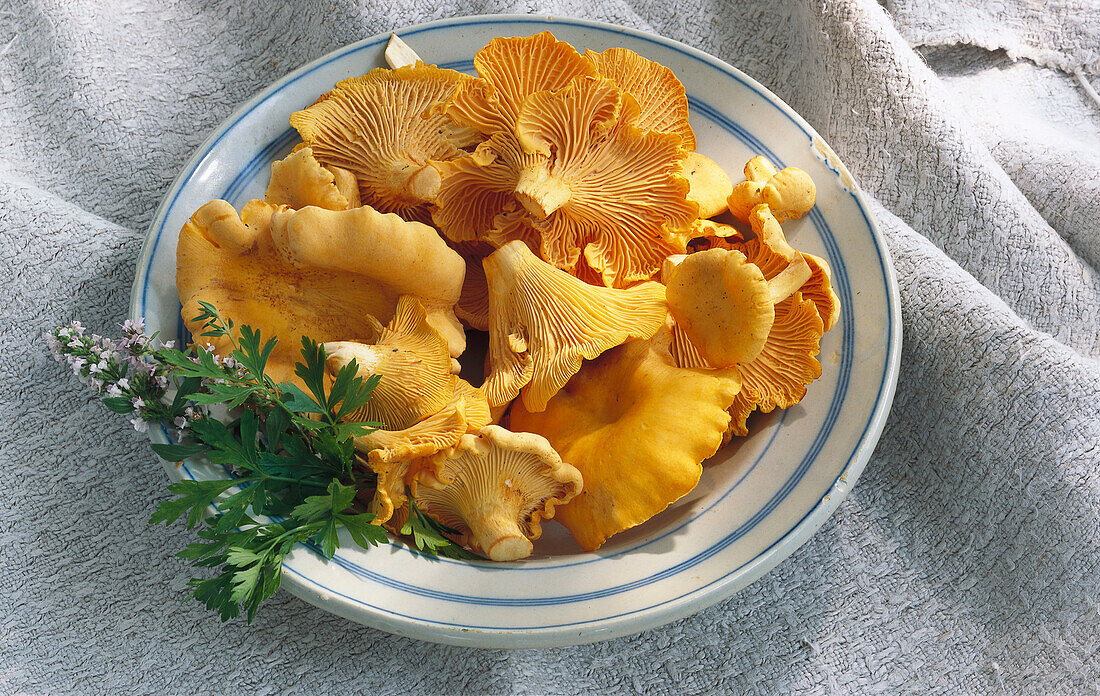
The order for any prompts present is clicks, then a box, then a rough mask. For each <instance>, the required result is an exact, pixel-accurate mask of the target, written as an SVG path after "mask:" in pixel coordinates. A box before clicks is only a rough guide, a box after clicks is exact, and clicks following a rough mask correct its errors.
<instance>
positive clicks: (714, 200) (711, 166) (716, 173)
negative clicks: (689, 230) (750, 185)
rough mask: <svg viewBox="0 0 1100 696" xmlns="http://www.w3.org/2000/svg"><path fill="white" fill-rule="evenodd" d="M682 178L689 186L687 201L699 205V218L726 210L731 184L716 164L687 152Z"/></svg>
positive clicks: (731, 188)
mask: <svg viewBox="0 0 1100 696" xmlns="http://www.w3.org/2000/svg"><path fill="white" fill-rule="evenodd" d="M684 178H686V179H687V180H688V183H689V184H690V185H691V189H690V191H688V200H692V201H695V202H696V203H697V204H698V205H699V217H701V218H709V217H713V216H715V215H717V214H719V213H721V212H723V211H724V210H726V207H727V204H726V199H728V198H729V196H730V194H731V193H733V182H732V181H730V177H729V174H726V172H725V171H723V170H722V168H721V167H719V166H718V163H717V162H715V161H714V160H712V159H711V158H709V157H707V156H706V155H702V154H700V153H698V152H689V153H688V154H687V157H686V158H684Z"/></svg>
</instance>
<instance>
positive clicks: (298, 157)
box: [264, 147, 359, 210]
mask: <svg viewBox="0 0 1100 696" xmlns="http://www.w3.org/2000/svg"><path fill="white" fill-rule="evenodd" d="M342 178H343V177H342ZM345 181H346V180H345ZM264 200H265V201H267V202H268V203H270V204H272V205H274V206H281V205H285V206H287V207H290V208H294V209H298V208H305V207H306V206H309V205H315V206H317V207H320V208H328V209H329V210H347V209H348V208H351V207H354V206H352V205H351V202H350V201H349V200H348V198H347V196H345V195H344V194H343V193H342V192H341V190H340V187H339V186H337V184H336V175H335V174H333V173H332V172H331V171H329V170H328V169H326V168H325V167H322V166H321V163H320V162H318V161H317V160H316V158H314V156H313V150H311V149H310V148H308V147H303V148H298V149H296V150H294V152H292V153H290V154H289V155H287V156H286V157H284V158H283V159H281V160H279V161H278V162H275V163H273V164H272V165H271V181H270V182H269V183H268V185H267V191H266V192H265V193H264ZM355 201H356V203H358V201H359V195H358V193H356V194H355Z"/></svg>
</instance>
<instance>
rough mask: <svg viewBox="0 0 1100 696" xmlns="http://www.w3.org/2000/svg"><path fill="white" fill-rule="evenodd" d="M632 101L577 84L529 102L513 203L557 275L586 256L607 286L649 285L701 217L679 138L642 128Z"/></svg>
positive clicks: (595, 84) (599, 83)
mask: <svg viewBox="0 0 1100 696" xmlns="http://www.w3.org/2000/svg"><path fill="white" fill-rule="evenodd" d="M639 113H640V111H639V107H638V104H637V102H636V101H634V98H633V97H631V96H630V95H629V94H628V93H626V92H624V91H623V90H621V89H619V88H618V87H616V86H615V83H614V82H612V81H611V80H609V79H606V78H591V77H579V78H576V79H574V80H573V81H572V82H571V83H569V85H568V86H566V87H564V88H563V89H560V90H558V91H556V92H539V93H538V94H534V95H532V96H530V97H528V99H527V100H526V101H525V102H524V104H523V108H522V109H520V113H519V116H518V118H517V121H516V135H517V138H518V140H519V143H520V145H521V146H522V148H523V150H524V152H526V153H529V154H532V155H542V157H541V158H538V159H535V160H533V161H530V162H527V163H525V165H524V168H523V170H522V171H521V172H520V174H519V178H518V180H517V183H516V189H515V195H516V199H517V200H518V201H519V202H520V203H521V204H522V205H523V206H524V207H525V208H526V209H527V210H528V212H529V213H530V215H531V218H532V224H533V225H534V227H535V228H536V229H538V231H539V233H540V234H541V237H542V244H541V249H540V253H541V255H542V257H543V258H545V259H546V260H547V261H549V262H550V263H552V264H554V265H555V266H557V267H558V268H564V269H570V268H573V267H574V266H575V265H576V263H577V260H578V257H579V255H580V254H581V253H582V251H583V254H584V257H585V260H586V261H587V263H588V265H589V266H590V267H591V268H592V269H594V270H595V271H597V272H599V273H600V274H601V275H602V277H603V282H604V285H607V286H609V287H623V286H625V285H629V284H630V283H632V282H635V281H638V280H645V279H647V278H650V277H652V275H653V274H654V273H655V272H656V271H657V270H658V269H659V268H660V265H661V260H662V259H663V258H664V257H665V256H668V255H669V254H674V253H682V252H683V251H684V247H683V245H682V238H681V237H679V236H677V235H675V234H672V233H671V232H670V231H677V230H681V229H684V228H687V227H688V226H689V225H690V224H691V222H692V221H693V220H695V219H696V218H697V217H698V213H699V206H698V205H697V204H696V203H695V202H693V201H690V200H689V199H688V191H689V188H690V185H689V183H688V181H687V179H685V178H684V177H683V176H682V172H683V163H684V158H685V156H686V155H687V152H686V151H685V150H684V149H683V148H682V147H681V145H680V143H681V140H680V136H678V135H674V134H669V133H660V132H658V131H644V130H642V129H640V128H638V126H637V123H638V118H639Z"/></svg>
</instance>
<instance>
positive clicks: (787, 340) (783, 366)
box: [730, 292, 824, 435]
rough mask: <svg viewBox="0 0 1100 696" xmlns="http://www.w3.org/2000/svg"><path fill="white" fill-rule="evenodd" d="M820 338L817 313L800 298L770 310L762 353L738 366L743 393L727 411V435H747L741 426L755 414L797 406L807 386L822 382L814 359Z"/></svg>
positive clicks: (808, 302) (744, 428)
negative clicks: (772, 319) (772, 313)
mask: <svg viewBox="0 0 1100 696" xmlns="http://www.w3.org/2000/svg"><path fill="white" fill-rule="evenodd" d="M823 333H824V331H822V323H821V317H820V316H818V313H817V307H816V306H815V305H814V303H813V302H812V301H811V300H808V299H805V298H804V297H803V296H802V293H800V292H796V293H795V294H794V295H791V296H790V297H788V298H787V299H785V300H783V301H782V302H780V303H779V304H777V305H775V324H774V325H773V326H772V330H771V332H770V333H769V334H768V340H767V342H766V343H765V344H764V349H763V350H762V351H760V354H759V355H757V356H756V359H755V360H753V361H752V362H749V363H745V364H742V365H739V366H738V369H739V371H740V373H741V382H742V389H741V393H740V394H739V395H738V397H737V401H736V402H734V405H733V406H732V407H731V409H730V414H731V416H733V418H732V420H731V421H730V430H731V432H733V433H734V434H737V435H747V434H748V430H747V428H746V427H745V420H746V419H747V418H748V415H749V414H750V413H751V412H752V411H753V409H754V408H759V409H760V410H761V411H763V412H764V413H770V412H771V411H773V410H775V409H776V408H790V407H791V406H794V405H795V404H797V403H798V402H799V401H801V400H802V398H803V397H804V396H805V395H806V385H808V384H809V383H810V382H812V381H814V380H815V379H817V378H818V377H820V376H821V363H819V362H818V361H817V358H816V357H815V356H816V355H817V354H818V353H819V352H820V350H821V346H820V341H821V336H822V334H823Z"/></svg>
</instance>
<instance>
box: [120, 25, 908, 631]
mask: <svg viewBox="0 0 1100 696" xmlns="http://www.w3.org/2000/svg"><path fill="white" fill-rule="evenodd" d="M546 29H549V30H551V31H553V32H554V34H555V35H556V36H557V37H558V38H560V39H563V40H565V41H568V42H570V43H571V44H573V46H575V47H576V48H577V49H578V50H580V51H584V50H585V49H587V48H591V49H594V50H596V51H602V50H604V49H606V48H609V47H612V46H624V47H626V48H629V49H631V50H634V51H636V52H638V53H640V54H642V55H643V56H646V57H648V58H651V59H653V60H656V61H658V62H660V63H663V64H664V65H667V66H669V67H670V68H672V70H673V71H675V73H676V74H677V76H679V78H680V80H682V81H683V83H684V85H685V87H686V88H687V93H688V96H689V99H690V101H691V118H692V127H693V128H694V129H695V133H696V136H697V139H698V150H699V151H700V152H702V153H705V154H707V155H709V156H710V157H712V158H713V159H715V160H716V161H717V162H718V163H719V164H721V165H722V166H723V167H724V168H725V169H726V170H727V171H728V172H730V173H731V174H732V175H735V176H736V175H737V174H738V173H739V171H740V169H741V166H742V165H743V164H744V163H745V161H746V160H748V159H749V158H750V157H751V156H753V155H756V154H764V155H767V156H768V157H769V158H770V159H771V160H772V161H773V162H775V163H776V164H777V165H778V166H781V167H782V166H785V165H793V166H797V167H801V168H802V169H805V170H806V171H808V172H809V173H810V174H811V175H812V176H813V178H814V181H815V182H817V187H818V199H817V207H816V208H815V209H814V210H813V211H812V212H811V213H810V214H809V215H808V216H806V217H804V218H803V219H801V220H798V221H795V222H792V223H789V224H787V225H785V230H786V231H787V236H788V238H789V239H790V240H791V242H792V243H793V244H794V245H795V246H797V247H799V248H800V249H802V250H804V251H809V252H812V253H814V254H817V255H819V256H823V257H825V258H826V259H828V261H829V264H830V265H831V266H832V268H833V272H834V278H833V281H834V288H835V290H836V292H837V294H838V295H839V296H840V300H841V304H842V306H843V310H842V312H841V321H840V322H839V324H838V326H837V327H836V328H834V329H833V331H831V332H830V333H829V334H827V335H826V336H825V338H824V340H822V342H821V355H820V360H821V363H822V369H823V374H822V377H821V379H819V380H818V381H817V382H815V383H814V384H813V385H811V386H810V388H809V393H808V394H807V396H806V398H805V400H804V401H803V402H802V404H800V405H798V406H796V407H795V408H792V409H789V410H787V411H785V412H783V411H781V412H777V413H774V414H770V415H768V416H764V417H759V418H757V420H755V421H754V422H753V423H754V430H753V433H752V435H751V436H750V437H748V438H746V439H744V440H742V441H740V443H739V444H737V445H735V446H732V447H729V448H726V449H724V450H722V451H720V452H719V453H718V454H717V455H716V459H718V460H719V461H718V462H717V463H716V464H714V465H712V466H709V467H707V468H706V470H705V472H704V474H703V478H702V481H701V483H700V484H699V486H698V488H697V489H696V490H695V491H693V492H692V493H691V494H690V495H688V496H687V497H685V498H684V499H682V500H680V501H679V502H677V503H676V504H675V505H673V506H672V507H671V508H670V509H669V510H667V511H665V512H664V513H662V514H661V515H659V516H658V517H656V518H654V519H653V520H651V521H649V522H648V523H646V524H645V525H643V526H641V527H639V528H637V529H634V530H630V531H628V532H626V533H623V534H620V535H618V536H616V537H613V538H612V540H611V541H610V542H609V543H608V544H606V545H605V546H604V547H603V548H602V549H601V550H600V551H599V552H597V553H583V552H581V551H580V549H579V547H577V546H576V545H575V544H573V543H572V541H571V540H570V539H569V538H568V534H566V533H564V530H563V529H562V528H561V527H560V526H559V525H557V524H548V525H546V528H547V532H546V536H545V537H544V539H543V540H540V542H539V544H538V546H537V551H536V555H535V557H533V558H532V559H529V560H526V561H523V562H519V563H511V564H499V565H494V564H490V563H483V562H474V563H465V562H456V561H451V560H429V559H426V558H424V557H421V556H419V555H417V554H415V553H413V552H411V551H409V550H408V549H407V548H406V547H404V546H403V545H401V544H397V543H395V544H393V545H389V546H382V547H378V548H375V549H371V550H370V551H362V550H360V549H357V548H352V547H350V545H345V547H344V548H343V549H341V550H340V551H339V553H337V555H336V557H335V558H333V559H332V560H330V561H326V560H324V559H323V558H322V557H321V556H319V555H318V554H317V553H315V552H313V551H311V550H309V549H307V548H305V547H299V548H298V549H297V550H295V551H294V552H293V553H292V554H291V555H290V556H289V557H288V559H287V560H286V563H285V572H284V575H283V586H284V587H285V588H287V589H288V590H289V591H290V592H292V593H293V594H295V595H297V596H299V597H301V598H303V599H305V600H306V601H308V602H311V603H313V604H316V605H317V606H319V607H322V608H324V609H326V610H328V611H331V612H333V613H335V614H339V615H341V616H345V617H347V618H349V619H352V620H354V621H359V622H362V623H365V624H368V625H371V626H375V627H377V628H381V629H384V630H386V631H391V632H393V633H397V634H401V635H406V636H412V637H415V638H420V639H424V640H430V641H436V642H441V643H453V644H461V645H474V646H481V647H538V646H556V645H568V644H573V643H583V642H588V641H595V640H603V639H607V638H613V637H616V636H622V635H626V634H630V633H633V632H636V631H640V630H643V629H646V628H650V627H653V626H658V625H660V624H663V623H666V622H668V621H672V620H673V619H677V618H680V617H683V616H686V615H688V614H691V613H692V612H695V611H698V610H700V609H702V608H704V607H706V606H709V605H711V604H713V603H715V602H717V601H719V600H721V599H723V598H725V597H728V596H729V595H731V594H733V593H734V592H737V591H738V590H740V589H742V588H744V587H745V586H746V585H748V584H749V583H751V582H752V581H754V580H755V579H757V578H758V577H760V576H761V575H763V574H764V573H765V572H767V571H768V570H769V569H771V568H772V567H774V566H775V565H776V564H777V563H779V562H780V561H781V560H783V559H784V558H786V557H787V556H789V555H790V554H791V553H792V552H793V551H794V550H795V549H797V548H798V547H799V546H800V545H802V544H803V543H804V542H805V541H806V539H808V538H809V537H810V535H811V534H813V533H814V531H815V530H817V528H818V527H820V526H821V524H822V523H823V522H824V521H825V519H826V518H827V517H828V516H829V515H830V514H831V513H832V511H833V510H835V509H836V507H837V505H838V504H839V503H840V500H841V499H842V498H843V497H844V495H845V494H846V493H847V492H848V490H849V488H850V487H851V486H852V484H854V483H855V480H856V477H858V476H859V474H860V472H861V471H862V470H863V467H864V465H865V464H866V463H867V460H868V458H869V457H870V455H871V451H872V450H873V448H874V445H875V442H876V441H877V440H878V437H879V433H880V432H881V431H882V426H883V423H884V421H885V419H886V415H887V413H888V411H889V408H890V402H891V399H892V398H893V394H894V384H895V381H896V379H897V367H898V359H899V355H900V349H901V328H900V327H901V324H900V312H899V309H898V293H897V287H896V282H895V279H894V273H893V270H892V268H891V265H890V260H889V256H888V254H887V251H886V247H885V244H884V242H883V239H882V237H881V235H880V234H879V232H878V231H877V229H876V227H875V222H874V219H873V217H872V215H871V212H870V210H869V208H868V205H867V202H866V200H865V199H864V198H863V196H862V194H861V193H860V192H859V190H858V188H857V187H856V186H855V184H854V182H853V181H852V180H851V177H850V176H849V175H848V174H847V171H846V170H845V169H844V166H843V165H842V164H841V163H840V162H839V160H838V159H836V157H835V155H833V154H832V151H831V150H830V149H829V148H828V146H826V145H825V144H824V143H823V141H821V140H820V137H819V136H818V135H817V134H816V133H815V132H814V130H813V129H812V128H811V127H810V126H809V125H808V124H807V123H806V122H805V121H803V120H802V119H801V118H800V117H799V116H798V115H797V114H796V113H794V111H793V110H791V108H790V107H788V106H787V105H786V104H784V103H783V102H782V101H780V100H779V99H778V98H777V97H776V96H775V95H773V94H772V93H771V92H769V91H768V90H766V89H764V87H762V86H761V85H760V84H758V83H757V82H755V81H754V80H752V79H751V78H749V77H747V76H746V75H744V74H743V73H741V72H740V71H739V70H737V69H735V68H732V67H730V66H729V65H727V64H725V63H723V62H722V61H720V60H718V59H717V58H714V57H712V56H709V55H707V54H705V53H702V52H700V51H697V50H695V49H692V48H689V47H687V46H684V45H683V44H680V43H677V42H675V41H670V40H668V39H664V38H660V37H657V36H652V35H650V34H646V33H643V32H640V31H635V30H632V29H626V28H622V27H616V26H612V25H608V24H599V23H595V22H589V21H584V20H576V19H555V18H545V17H527V16H489V17H464V18H457V19H449V20H443V21H439V22H433V23H431V24H424V25H420V26H416V27H412V28H409V29H404V30H401V31H399V32H398V33H399V34H400V35H401V36H402V37H403V38H404V39H405V40H406V41H407V42H408V43H409V44H410V45H411V46H412V48H413V49H414V50H416V51H417V52H418V53H419V54H420V55H421V56H423V57H425V58H426V59H427V60H428V61H430V62H435V63H437V64H439V65H441V66H444V67H450V68H455V69H458V70H462V71H467V72H471V71H472V69H473V63H472V59H473V56H474V53H475V52H476V51H477V50H478V49H479V48H481V47H482V46H484V45H485V44H486V43H487V42H488V41H489V40H490V39H492V38H494V37H497V36H521V35H529V34H534V33H537V32H540V31H543V30H546ZM387 38H388V35H385V36H384V35H379V36H375V37H372V38H369V39H366V40H364V41H361V42H359V43H356V44H353V45H350V46H347V47H345V48H341V49H339V50H337V51H335V52H333V53H331V54H329V55H327V56H325V57H323V58H321V59H319V60H317V61H314V62H313V63H310V64H309V65H307V66H305V67H303V68H301V69H299V70H297V71H295V72H293V73H291V74H290V75H287V76H286V77H285V78H283V79H282V80H279V81H278V82H277V83H275V84H274V85H272V86H271V87H269V88H268V89H266V90H264V91H263V92H261V93H260V94H259V95H257V96H256V97H254V98H253V99H252V100H251V101H249V102H248V103H247V104H245V105H244V106H242V107H241V108H240V109H238V110H237V111H236V112H235V113H234V114H233V115H232V116H230V117H229V119H228V120H226V122H225V123H224V124H222V126H221V127H220V128H218V130H217V131H216V132H215V133H214V134H213V135H211V136H210V138H209V139H207V141H206V142H205V143H203V145H202V146H201V147H200V148H199V150H198V152H197V153H196V154H195V156H194V157H193V158H192V159H191V161H190V162H188V164H187V165H186V166H185V167H184V169H183V171H182V172H181V174H180V175H179V177H178V178H177V179H176V181H175V183H174V185H173V186H172V188H171V190H170V191H169V192H168V195H167V196H166V197H165V200H164V203H163V204H162V205H161V207H160V210H159V211H158V213H157V216H156V219H155V220H154V222H153V225H152V227H151V229H150V231H149V236H148V238H147V239H146V241H145V246H144V248H143V250H142V255H141V259H140V260H139V262H138V266H137V276H136V278H135V281H134V289H133V295H132V299H131V307H130V313H131V315H132V316H134V317H137V316H144V317H145V318H146V320H147V322H148V325H149V327H150V330H156V331H160V332H161V336H162V337H164V338H165V339H169V338H178V337H180V336H181V335H184V334H183V333H182V325H181V322H180V319H179V310H180V306H179V301H178V298H177V293H176V287H175V246H176V238H177V235H178V233H179V229H180V228H181V227H182V226H183V224H184V222H186V220H187V218H188V217H189V216H190V214H191V213H192V212H193V211H194V210H195V209H197V208H198V207H199V206H201V205H202V204H203V203H205V202H207V201H208V200H211V199H213V198H224V199H226V200H228V201H229V202H230V203H232V204H233V205H235V206H237V207H238V208H240V207H241V206H242V205H243V204H244V203H245V202H246V201H248V200H249V199H250V198H254V197H262V196H263V191H264V189H265V187H266V184H267V180H268V176H269V173H270V166H269V165H270V164H271V162H273V161H274V160H276V159H279V158H281V157H283V156H284V155H285V154H286V153H287V152H288V151H289V150H290V148H291V147H292V146H293V144H294V143H295V142H296V141H297V136H296V134H295V132H294V131H293V130H292V129H291V128H290V127H289V126H288V122H287V118H288V116H289V115H290V114H291V112H293V111H295V110H298V109H301V108H304V107H305V106H308V105H309V104H310V103H312V102H313V101H314V99H316V98H317V96H318V95H319V94H321V93H322V92H325V91H327V90H329V89H331V87H332V85H333V84H334V83H335V82H337V81H338V80H341V79H344V78H347V77H352V76H355V75H361V74H363V73H365V72H367V71H368V70H370V69H372V68H375V67H378V66H380V65H382V64H383V63H382V51H383V48H384V46H385V42H386V40H387ZM826 157H827V160H826ZM166 437H167V433H166V432H163V431H162V432H156V433H154V435H153V439H154V440H155V441H161V442H164V441H166ZM167 468H168V470H169V473H170V474H171V475H172V476H173V477H175V478H179V477H181V476H185V477H191V478H204V477H210V476H217V475H221V470H220V468H210V467H208V466H206V465H203V464H201V463H196V462H187V463H185V464H184V465H183V466H182V467H180V468H178V469H177V468H175V467H172V466H169V467H167ZM773 601H776V602H781V601H783V599H782V598H781V597H775V598H774V600H773Z"/></svg>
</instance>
